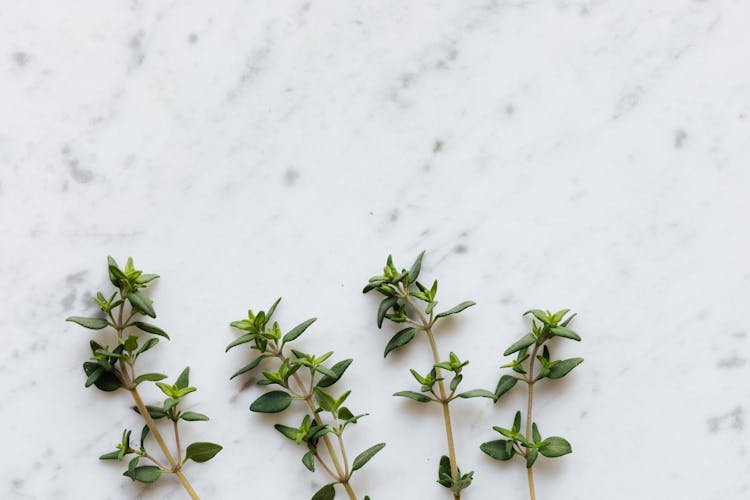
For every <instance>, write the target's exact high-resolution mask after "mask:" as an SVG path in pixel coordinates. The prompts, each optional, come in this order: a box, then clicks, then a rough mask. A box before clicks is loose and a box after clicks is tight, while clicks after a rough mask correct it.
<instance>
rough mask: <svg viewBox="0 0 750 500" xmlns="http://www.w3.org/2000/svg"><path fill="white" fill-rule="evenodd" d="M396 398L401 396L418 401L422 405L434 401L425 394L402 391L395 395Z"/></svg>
mask: <svg viewBox="0 0 750 500" xmlns="http://www.w3.org/2000/svg"><path fill="white" fill-rule="evenodd" d="M394 396H401V397H404V398H409V399H413V400H414V401H418V402H420V403H429V402H430V401H432V398H429V397H427V396H425V395H424V394H421V393H419V392H414V391H400V392H397V393H395V394H394Z"/></svg>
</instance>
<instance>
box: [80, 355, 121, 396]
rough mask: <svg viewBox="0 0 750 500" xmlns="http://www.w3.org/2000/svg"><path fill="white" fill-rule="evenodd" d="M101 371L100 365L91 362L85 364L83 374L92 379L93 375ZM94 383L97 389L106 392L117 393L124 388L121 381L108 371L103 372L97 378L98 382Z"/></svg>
mask: <svg viewBox="0 0 750 500" xmlns="http://www.w3.org/2000/svg"><path fill="white" fill-rule="evenodd" d="M100 369H102V368H101V366H100V365H99V364H98V363H94V362H91V361H86V362H85V363H83V372H84V373H85V374H86V376H87V377H90V376H91V374H92V373H94V372H95V371H97V370H100ZM93 383H94V385H95V386H96V388H97V389H99V390H102V391H105V392H112V391H116V390H117V389H119V388H120V387H122V384H121V383H120V380H119V379H118V378H117V377H116V376H115V374H114V373H112V372H108V371H104V372H102V373H101V374H100V375H99V376H98V377H96V380H95V381H94V382H93Z"/></svg>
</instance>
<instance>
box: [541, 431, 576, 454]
mask: <svg viewBox="0 0 750 500" xmlns="http://www.w3.org/2000/svg"><path fill="white" fill-rule="evenodd" d="M539 452H540V453H541V454H542V455H544V456H545V457H549V458H554V457H561V456H563V455H567V454H568V453H572V452H573V449H572V448H571V447H570V443H569V442H568V441H566V440H565V439H563V438H561V437H559V436H551V437H548V438H547V439H545V440H544V441H542V442H541V443H540V444H539Z"/></svg>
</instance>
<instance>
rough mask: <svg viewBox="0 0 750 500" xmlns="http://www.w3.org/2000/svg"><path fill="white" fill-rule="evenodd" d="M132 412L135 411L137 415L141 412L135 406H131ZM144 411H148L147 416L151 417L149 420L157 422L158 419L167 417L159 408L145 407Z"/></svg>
mask: <svg viewBox="0 0 750 500" xmlns="http://www.w3.org/2000/svg"><path fill="white" fill-rule="evenodd" d="M133 411H135V412H136V413H137V414H139V415H140V414H141V411H140V410H139V409H138V407H137V406H133ZM146 411H148V414H149V415H151V418H153V419H155V420H158V419H160V418H164V417H166V416H167V413H166V412H165V411H164V409H163V408H161V407H159V406H153V405H146Z"/></svg>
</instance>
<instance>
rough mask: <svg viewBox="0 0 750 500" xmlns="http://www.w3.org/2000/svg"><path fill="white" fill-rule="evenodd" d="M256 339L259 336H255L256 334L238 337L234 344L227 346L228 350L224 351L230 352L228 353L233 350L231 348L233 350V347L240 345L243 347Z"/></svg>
mask: <svg viewBox="0 0 750 500" xmlns="http://www.w3.org/2000/svg"><path fill="white" fill-rule="evenodd" d="M255 337H257V335H256V334H254V333H246V334H244V335H242V336H240V337H237V338H236V339H234V340H233V341H232V342H231V343H230V344H229V345H228V346H227V348H226V349H224V352H228V351H229V349H231V348H233V347H237V346H238V345H241V344H246V343H248V342H251V341H252V340H254V339H255Z"/></svg>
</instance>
